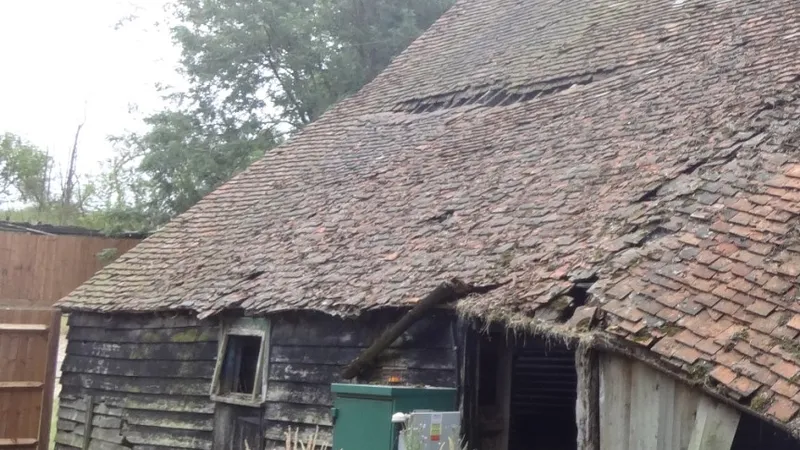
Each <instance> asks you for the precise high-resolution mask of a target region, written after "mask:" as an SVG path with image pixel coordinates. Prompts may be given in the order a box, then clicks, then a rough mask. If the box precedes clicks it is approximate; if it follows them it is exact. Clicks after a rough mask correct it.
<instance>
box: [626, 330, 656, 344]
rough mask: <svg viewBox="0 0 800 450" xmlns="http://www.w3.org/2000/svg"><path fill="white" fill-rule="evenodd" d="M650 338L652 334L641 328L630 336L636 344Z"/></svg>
mask: <svg viewBox="0 0 800 450" xmlns="http://www.w3.org/2000/svg"><path fill="white" fill-rule="evenodd" d="M652 338H653V336H651V335H650V333H648V332H647V331H646V330H642V331H640V332H638V333H636V334H635V335H634V336H633V337H631V340H633V342H636V343H637V344H646V343H647V342H648V341H649V340H650V339H652Z"/></svg>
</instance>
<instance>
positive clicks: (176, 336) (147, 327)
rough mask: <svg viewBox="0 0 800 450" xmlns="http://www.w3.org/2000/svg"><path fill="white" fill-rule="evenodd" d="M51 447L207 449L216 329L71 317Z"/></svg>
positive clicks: (146, 319) (171, 321) (149, 319)
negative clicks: (87, 439)
mask: <svg viewBox="0 0 800 450" xmlns="http://www.w3.org/2000/svg"><path fill="white" fill-rule="evenodd" d="M69 325H70V327H69V334H68V338H69V344H68V346H67V354H66V358H65V360H64V363H63V366H62V369H63V373H62V376H61V383H62V390H61V395H60V406H59V412H58V423H57V428H58V431H57V434H56V442H57V448H61V449H72V448H84V447H83V442H84V435H85V434H86V430H87V423H88V422H91V431H90V436H91V440H90V444H89V447H88V448H90V449H110V450H117V449H119V450H122V449H130V448H133V449H141V450H145V449H152V450H157V449H168V448H190V449H210V448H211V442H212V424H213V417H214V403H213V402H212V401H211V400H210V399H209V386H210V380H211V376H212V373H213V368H214V359H215V358H216V349H217V337H218V327H217V325H216V323H214V322H212V321H206V322H203V323H202V324H200V323H199V322H197V321H195V320H193V319H190V318H188V317H183V316H176V317H155V316H129V315H122V316H120V315H115V316H99V315H93V314H82V313H81V314H79V313H72V314H71V315H70V318H69Z"/></svg>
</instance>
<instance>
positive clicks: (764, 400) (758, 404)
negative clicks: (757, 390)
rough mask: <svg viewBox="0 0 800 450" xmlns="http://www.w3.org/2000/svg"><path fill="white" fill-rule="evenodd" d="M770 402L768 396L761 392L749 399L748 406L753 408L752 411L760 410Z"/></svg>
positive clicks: (764, 408)
mask: <svg viewBox="0 0 800 450" xmlns="http://www.w3.org/2000/svg"><path fill="white" fill-rule="evenodd" d="M770 403H771V402H770V398H769V397H768V396H767V395H765V394H763V393H762V394H758V395H756V396H755V397H753V399H752V400H750V407H751V408H753V410H754V411H758V412H762V411H764V410H766V409H767V408H768V407H769V404H770Z"/></svg>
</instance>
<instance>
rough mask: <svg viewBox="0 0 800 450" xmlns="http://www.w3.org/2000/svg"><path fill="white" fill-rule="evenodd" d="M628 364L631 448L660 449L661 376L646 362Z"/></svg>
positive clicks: (636, 449) (638, 449) (637, 449)
mask: <svg viewBox="0 0 800 450" xmlns="http://www.w3.org/2000/svg"><path fill="white" fill-rule="evenodd" d="M628 364H631V425H630V438H629V439H630V446H631V449H632V450H633V449H635V450H659V445H658V440H659V436H658V429H659V425H660V423H659V416H660V415H661V414H660V413H661V411H660V409H661V405H660V403H659V400H660V397H659V388H660V385H659V381H660V377H659V376H658V374H656V373H655V371H653V370H651V369H649V368H648V367H646V366H645V365H644V364H641V363H633V362H629V363H628Z"/></svg>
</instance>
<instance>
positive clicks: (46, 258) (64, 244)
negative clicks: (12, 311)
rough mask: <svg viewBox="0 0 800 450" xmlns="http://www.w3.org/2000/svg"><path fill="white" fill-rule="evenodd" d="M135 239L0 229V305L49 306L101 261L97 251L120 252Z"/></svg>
mask: <svg viewBox="0 0 800 450" xmlns="http://www.w3.org/2000/svg"><path fill="white" fill-rule="evenodd" d="M139 242H140V240H139V239H126V238H122V239H116V238H105V237H96V236H65V235H54V236H50V235H36V234H28V233H15V232H9V231H0V305H3V306H14V307H22V308H31V307H38V308H43V307H50V306H52V305H53V304H54V303H55V302H56V301H57V300H59V299H60V298H62V297H64V296H65V295H67V294H69V293H70V292H72V291H73V290H74V289H75V288H77V287H78V286H80V285H81V284H82V283H83V282H84V281H86V280H88V279H89V278H90V277H91V276H92V275H94V273H95V272H97V271H98V270H100V269H101V268H102V267H103V265H105V263H106V262H107V261H103V260H102V259H101V258H98V253H100V252H102V251H104V250H106V249H110V248H114V249H116V250H117V251H116V254H117V255H122V254H123V253H125V252H127V251H128V250H130V249H131V248H133V247H134V246H135V245H136V244H138V243H139Z"/></svg>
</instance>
